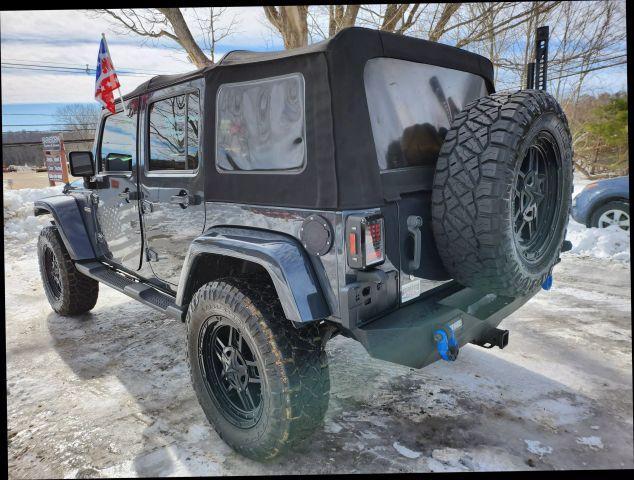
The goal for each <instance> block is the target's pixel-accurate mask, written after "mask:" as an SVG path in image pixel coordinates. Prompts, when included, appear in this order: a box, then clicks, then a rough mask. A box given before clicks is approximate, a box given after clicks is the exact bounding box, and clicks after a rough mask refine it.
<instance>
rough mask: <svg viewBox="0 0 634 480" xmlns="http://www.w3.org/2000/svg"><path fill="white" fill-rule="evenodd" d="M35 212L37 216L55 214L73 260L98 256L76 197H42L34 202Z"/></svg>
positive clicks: (65, 244) (54, 217)
mask: <svg viewBox="0 0 634 480" xmlns="http://www.w3.org/2000/svg"><path fill="white" fill-rule="evenodd" d="M33 213H34V215H35V216H36V217H37V216H39V215H45V214H47V213H50V214H51V215H52V216H53V219H54V220H55V223H56V224H57V226H58V228H57V230H58V231H59V234H60V236H61V237H62V241H63V242H64V246H65V247H66V250H67V251H68V254H69V255H70V258H72V259H73V260H89V259H93V258H96V255H95V251H94V249H93V247H92V244H91V243H90V237H89V236H88V232H87V229H86V225H85V223H84V219H83V216H82V214H81V211H80V210H79V205H78V204H77V200H76V199H75V197H73V196H71V195H55V196H53V197H46V198H41V199H39V200H36V201H35V202H33Z"/></svg>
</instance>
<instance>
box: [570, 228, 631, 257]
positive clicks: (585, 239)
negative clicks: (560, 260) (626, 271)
mask: <svg viewBox="0 0 634 480" xmlns="http://www.w3.org/2000/svg"><path fill="white" fill-rule="evenodd" d="M566 238H567V239H568V240H570V241H571V242H572V250H570V252H568V253H566V254H564V255H579V256H589V257H595V258H605V259H609V260H618V261H621V262H627V263H629V261H630V232H629V231H625V230H622V229H621V228H620V227H618V226H617V225H611V226H609V227H607V228H586V226H585V225H582V224H580V223H578V222H575V221H574V220H573V219H572V218H571V219H570V223H568V234H567V236H566Z"/></svg>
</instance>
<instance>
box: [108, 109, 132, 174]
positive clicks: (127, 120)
mask: <svg viewBox="0 0 634 480" xmlns="http://www.w3.org/2000/svg"><path fill="white" fill-rule="evenodd" d="M136 119H137V117H136V114H135V115H133V116H132V117H130V116H128V115H127V114H126V113H124V112H120V113H116V114H114V115H110V116H108V117H106V120H105V124H104V127H103V133H102V134H101V144H100V145H99V171H101V172H129V171H132V166H133V165H134V162H135V159H136Z"/></svg>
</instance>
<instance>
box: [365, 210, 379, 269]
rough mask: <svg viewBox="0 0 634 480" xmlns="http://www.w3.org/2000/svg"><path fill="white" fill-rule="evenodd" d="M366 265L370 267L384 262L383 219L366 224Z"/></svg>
mask: <svg viewBox="0 0 634 480" xmlns="http://www.w3.org/2000/svg"><path fill="white" fill-rule="evenodd" d="M364 243H365V265H366V266H370V265H374V264H376V263H380V262H382V261H383V260H384V252H383V250H384V249H383V219H382V218H377V219H374V220H369V221H367V223H366V224H365V242H364Z"/></svg>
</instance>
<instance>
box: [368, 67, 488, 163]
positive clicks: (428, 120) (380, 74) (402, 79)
mask: <svg viewBox="0 0 634 480" xmlns="http://www.w3.org/2000/svg"><path fill="white" fill-rule="evenodd" d="M364 83H365V94H366V97H367V101H368V109H369V111H370V122H371V124H372V133H373V136H374V143H375V146H376V153H377V158H378V162H379V166H380V168H381V170H392V169H397V168H407V167H416V166H424V165H435V163H436V159H437V158H438V153H439V151H440V147H441V145H442V142H443V141H444V139H445V135H446V134H447V130H448V129H449V126H450V124H451V120H452V119H453V117H454V116H455V115H456V114H457V113H458V112H460V110H462V109H463V108H464V106H465V105H466V104H467V103H469V102H471V101H472V100H475V99H477V98H480V97H482V96H484V95H486V94H487V90H486V86H485V83H484V79H483V78H482V77H479V76H477V75H474V74H472V73H467V72H462V71H460V70H453V69H450V68H444V67H437V66H434V65H426V64H422V63H416V62H409V61H407V60H398V59H395V58H373V59H371V60H368V62H367V63H366V66H365V72H364Z"/></svg>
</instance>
